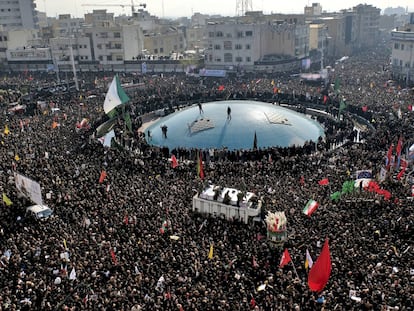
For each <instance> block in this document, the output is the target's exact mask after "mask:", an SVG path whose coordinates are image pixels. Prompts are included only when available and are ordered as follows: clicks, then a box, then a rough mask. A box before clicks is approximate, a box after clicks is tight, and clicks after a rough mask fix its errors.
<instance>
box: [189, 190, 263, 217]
mask: <svg viewBox="0 0 414 311" xmlns="http://www.w3.org/2000/svg"><path fill="white" fill-rule="evenodd" d="M261 209H262V201H261V200H259V199H258V197H257V196H256V195H255V194H254V193H252V192H245V193H243V192H242V191H240V190H237V189H234V188H221V187H220V186H215V185H210V186H208V187H207V188H206V189H205V190H204V191H202V192H201V193H196V194H195V195H194V197H193V212H197V213H201V214H209V215H211V216H214V217H223V218H225V219H227V220H233V219H234V220H239V221H242V222H244V223H245V224H247V223H249V221H250V220H251V221H259V222H260V221H261V217H260V215H261Z"/></svg>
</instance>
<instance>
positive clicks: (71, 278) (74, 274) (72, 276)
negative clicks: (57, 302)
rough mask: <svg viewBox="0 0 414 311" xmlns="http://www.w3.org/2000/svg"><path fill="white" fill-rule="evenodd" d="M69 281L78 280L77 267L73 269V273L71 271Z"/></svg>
mask: <svg viewBox="0 0 414 311" xmlns="http://www.w3.org/2000/svg"><path fill="white" fill-rule="evenodd" d="M69 280H76V271H75V267H73V268H72V271H70V274H69Z"/></svg>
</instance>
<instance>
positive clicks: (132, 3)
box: [82, 0, 147, 15]
mask: <svg viewBox="0 0 414 311" xmlns="http://www.w3.org/2000/svg"><path fill="white" fill-rule="evenodd" d="M82 6H106V7H107V6H118V7H121V8H124V7H127V6H128V7H131V12H132V15H134V14H135V5H134V1H133V0H131V4H82ZM139 6H140V7H143V8H144V9H145V8H146V7H147V5H146V4H145V3H140V4H139Z"/></svg>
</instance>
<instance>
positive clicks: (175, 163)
mask: <svg viewBox="0 0 414 311" xmlns="http://www.w3.org/2000/svg"><path fill="white" fill-rule="evenodd" d="M177 166H178V161H177V158H176V157H175V155H172V156H171V167H172V168H176V167H177Z"/></svg>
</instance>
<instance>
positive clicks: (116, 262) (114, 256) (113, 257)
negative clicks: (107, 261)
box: [111, 248, 118, 265]
mask: <svg viewBox="0 0 414 311" xmlns="http://www.w3.org/2000/svg"><path fill="white" fill-rule="evenodd" d="M111 257H112V262H113V263H114V265H117V264H118V261H117V260H116V255H115V252H114V250H113V249H112V248H111Z"/></svg>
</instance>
